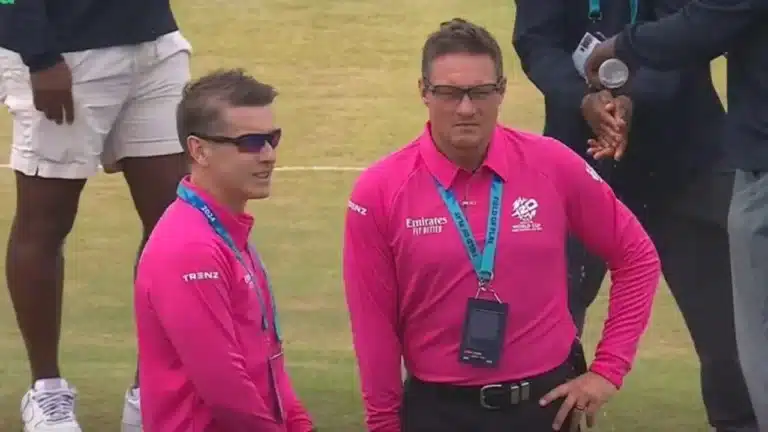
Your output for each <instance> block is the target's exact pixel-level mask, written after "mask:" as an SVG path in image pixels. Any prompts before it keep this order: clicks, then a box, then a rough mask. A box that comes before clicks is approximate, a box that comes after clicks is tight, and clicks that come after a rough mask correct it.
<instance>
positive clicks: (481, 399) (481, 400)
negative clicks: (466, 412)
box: [480, 384, 504, 410]
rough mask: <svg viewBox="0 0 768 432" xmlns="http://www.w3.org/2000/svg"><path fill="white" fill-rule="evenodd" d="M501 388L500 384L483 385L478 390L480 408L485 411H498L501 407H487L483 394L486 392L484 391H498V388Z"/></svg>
mask: <svg viewBox="0 0 768 432" xmlns="http://www.w3.org/2000/svg"><path fill="white" fill-rule="evenodd" d="M503 387H504V386H502V385H501V384H488V385H484V386H483V387H482V388H481V389H480V406H481V407H483V408H485V409H487V410H497V409H500V408H501V407H499V406H494V405H489V404H488V402H486V400H485V392H486V390H493V389H500V388H503Z"/></svg>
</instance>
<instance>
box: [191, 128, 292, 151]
mask: <svg viewBox="0 0 768 432" xmlns="http://www.w3.org/2000/svg"><path fill="white" fill-rule="evenodd" d="M282 133H283V132H282V129H275V130H273V131H271V132H267V133H254V134H245V135H240V136H237V137H227V136H217V135H204V134H199V133H193V134H190V135H192V136H195V137H198V138H200V139H203V140H206V141H210V142H214V143H219V144H234V145H235V146H236V147H237V148H238V150H240V151H242V152H248V153H258V152H260V151H261V149H263V148H264V146H265V145H267V144H269V145H270V146H271V147H272V148H273V149H274V148H277V145H278V144H279V143H280V137H281V135H282Z"/></svg>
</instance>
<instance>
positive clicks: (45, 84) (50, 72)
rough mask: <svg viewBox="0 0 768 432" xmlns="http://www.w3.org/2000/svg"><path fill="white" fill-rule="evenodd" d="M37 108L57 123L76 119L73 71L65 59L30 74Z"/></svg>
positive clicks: (70, 121)
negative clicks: (73, 97) (73, 98)
mask: <svg viewBox="0 0 768 432" xmlns="http://www.w3.org/2000/svg"><path fill="white" fill-rule="evenodd" d="M30 80H31V83H32V96H33V98H34V102H35V108H37V110H38V111H41V112H42V113H43V114H45V117H47V118H48V120H50V121H52V122H56V124H62V123H63V122H64V121H66V122H67V123H69V124H72V122H73V121H74V120H75V108H74V105H75V104H74V101H73V100H72V72H71V71H70V70H69V66H67V64H66V63H65V62H64V61H60V62H59V63H56V64H55V65H53V66H51V67H49V68H48V69H44V70H41V71H37V72H34V73H32V74H30Z"/></svg>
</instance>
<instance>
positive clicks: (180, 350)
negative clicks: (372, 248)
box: [135, 70, 313, 432]
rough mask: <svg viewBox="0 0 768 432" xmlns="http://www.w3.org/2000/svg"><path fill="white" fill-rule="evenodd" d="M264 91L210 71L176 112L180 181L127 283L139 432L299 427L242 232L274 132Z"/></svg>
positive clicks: (304, 429)
mask: <svg viewBox="0 0 768 432" xmlns="http://www.w3.org/2000/svg"><path fill="white" fill-rule="evenodd" d="M275 95H276V93H275V91H274V89H273V88H272V87H270V86H268V85H266V84H263V83H260V82H258V81H256V80H255V79H253V78H251V77H249V76H247V75H245V74H244V73H243V72H242V71H239V70H233V71H220V72H215V73H212V74H210V75H207V76H205V77H203V78H200V79H199V80H198V81H196V82H194V83H192V84H190V85H188V86H187V88H186V89H185V93H184V96H183V99H182V101H181V103H180V104H179V108H178V112H177V127H178V132H179V138H180V139H181V141H182V142H183V143H184V149H185V151H186V152H187V155H188V157H189V160H190V173H191V175H190V176H189V177H188V178H186V179H184V180H183V181H182V182H181V183H180V184H179V188H178V198H177V200H176V201H175V202H174V203H173V204H171V205H170V207H169V208H168V209H167V210H166V212H165V214H164V215H163V217H162V218H161V219H160V222H158V224H157V227H156V228H155V230H154V231H153V232H152V235H151V236H150V238H149V241H148V242H147V246H146V248H145V249H144V252H143V254H142V256H141V259H140V261H139V266H138V270H137V276H136V292H135V307H136V322H137V327H138V345H139V352H140V356H139V374H140V379H141V383H142V388H141V392H142V393H141V410H142V414H143V420H144V432H257V431H258V432H310V431H312V430H313V426H312V421H311V420H310V418H309V416H308V415H307V413H306V411H305V409H304V408H303V407H302V405H301V403H300V402H299V399H298V397H297V396H296V394H295V393H294V390H293V386H292V385H291V382H290V379H289V377H288V374H287V372H286V370H285V364H284V359H283V349H282V340H281V338H280V332H279V327H278V321H277V311H276V309H275V302H274V297H273V296H272V290H271V286H270V282H269V278H268V276H267V273H266V270H265V268H264V266H263V263H262V262H261V260H260V259H259V257H258V255H257V254H256V250H255V249H254V248H253V247H251V246H250V244H249V241H248V237H249V234H250V231H251V229H252V227H253V217H251V216H250V215H249V214H247V213H246V212H245V206H246V203H247V202H248V200H251V199H262V198H266V197H267V196H269V193H270V179H271V174H272V170H273V168H274V165H275V147H277V144H278V142H279V139H280V129H279V128H277V127H276V126H275V119H274V115H273V111H272V101H273V100H274V98H275Z"/></svg>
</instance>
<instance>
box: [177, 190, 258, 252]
mask: <svg viewBox="0 0 768 432" xmlns="http://www.w3.org/2000/svg"><path fill="white" fill-rule="evenodd" d="M181 183H182V184H183V185H184V186H185V187H187V188H189V189H190V190H192V191H193V192H194V193H196V194H197V195H198V196H199V197H200V198H202V200H203V201H205V203H206V204H208V207H210V209H211V210H212V211H213V214H214V215H216V218H218V220H219V222H221V224H222V225H223V226H224V229H225V230H227V233H229V235H230V236H231V237H232V240H233V241H234V242H235V244H236V245H237V246H238V247H240V248H243V249H245V248H246V246H247V244H248V239H249V237H250V235H251V228H253V222H254V220H253V216H251V215H249V214H247V213H239V214H237V213H233V212H232V211H231V210H229V209H227V208H226V207H225V206H223V205H221V204H219V203H218V202H217V201H216V200H215V199H214V198H213V197H212V196H211V195H210V194H209V193H207V192H206V191H205V190H203V189H202V188H200V187H199V186H197V185H195V184H193V183H192V182H191V181H190V180H189V176H187V177H185V178H184V179H183V180H182V181H181ZM203 217H205V216H204V215H203ZM206 223H208V219H207V218H206Z"/></svg>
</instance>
